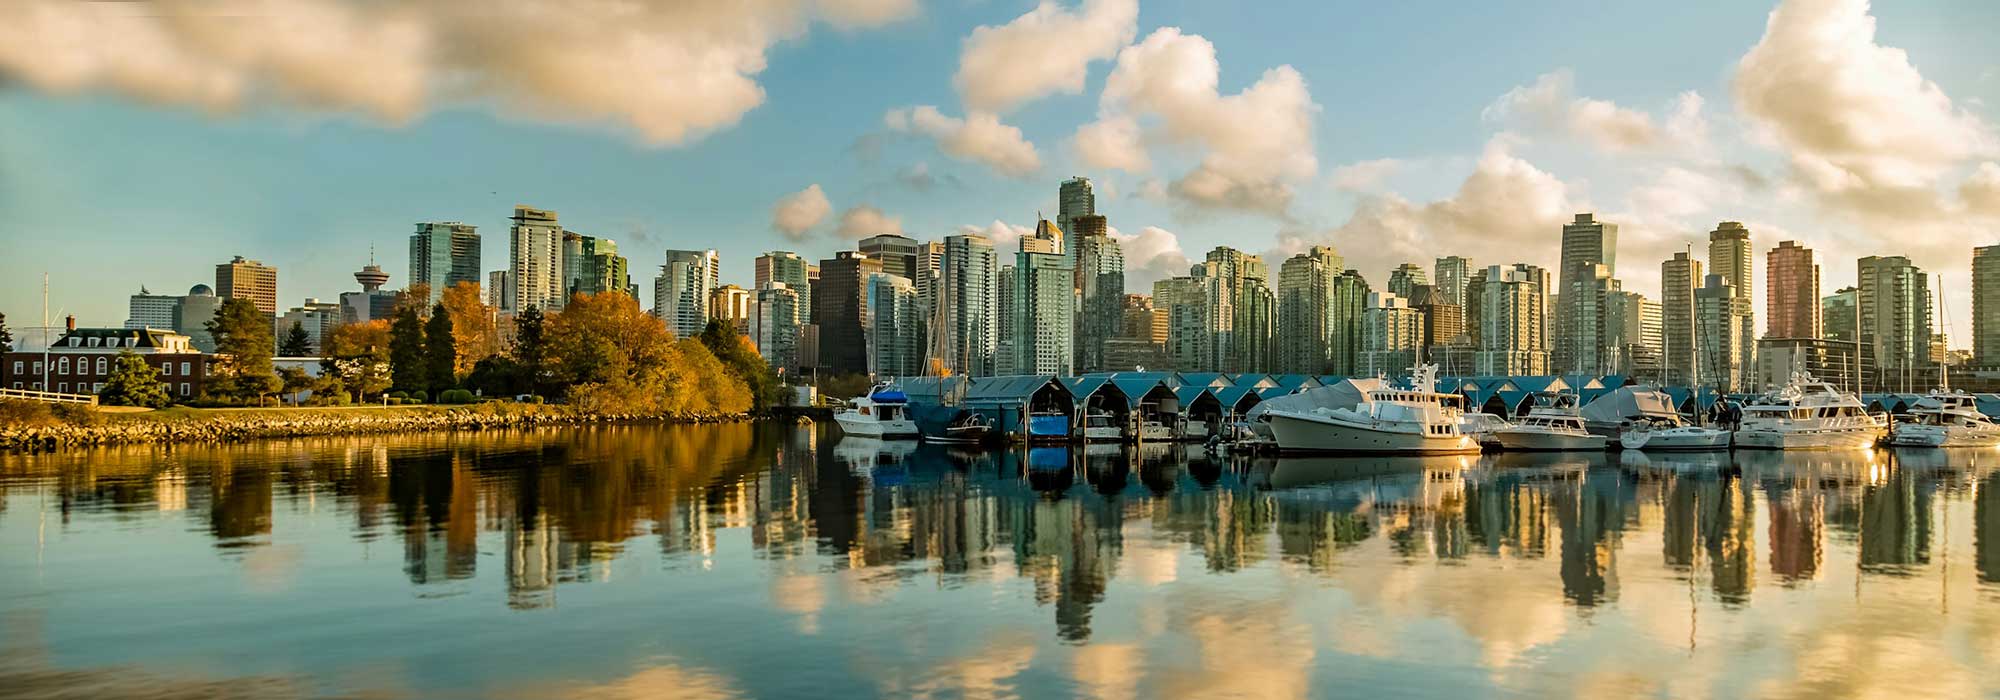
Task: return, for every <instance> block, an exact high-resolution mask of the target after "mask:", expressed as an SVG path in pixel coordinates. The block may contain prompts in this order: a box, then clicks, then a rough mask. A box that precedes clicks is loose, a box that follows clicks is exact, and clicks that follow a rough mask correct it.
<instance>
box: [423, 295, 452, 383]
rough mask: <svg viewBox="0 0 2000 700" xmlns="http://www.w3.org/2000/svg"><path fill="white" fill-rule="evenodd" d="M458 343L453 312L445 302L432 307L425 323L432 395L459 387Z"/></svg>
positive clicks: (426, 353) (425, 347)
mask: <svg viewBox="0 0 2000 700" xmlns="http://www.w3.org/2000/svg"><path fill="white" fill-rule="evenodd" d="M457 358H458V344H457V343H456V342H454V341H453V340H452V327H451V313H450V312H448V311H446V310H445V308H444V304H443V303H439V304H438V305H437V308H434V309H431V320H430V321H428V322H425V323H424V365H425V372H424V374H425V375H427V377H428V378H429V380H430V381H429V384H430V388H431V396H433V397H435V396H437V395H438V394H440V393H443V392H444V391H445V390H446V389H456V388H458V375H457V373H456V367H457Z"/></svg>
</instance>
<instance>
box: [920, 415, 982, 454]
mask: <svg viewBox="0 0 2000 700" xmlns="http://www.w3.org/2000/svg"><path fill="white" fill-rule="evenodd" d="M917 427H918V428H920V429H922V430H923V434H924V442H932V443H939V444H944V445H976V444H979V443H982V442H986V441H987V440H988V439H990V438H992V437H993V421H992V420H989V419H988V418H987V417H986V416H983V415H980V414H978V413H976V412H973V411H967V410H963V409H959V410H958V412H957V415H954V416H952V417H951V418H950V419H948V420H945V421H942V422H941V423H931V422H929V421H922V420H920V421H917Z"/></svg>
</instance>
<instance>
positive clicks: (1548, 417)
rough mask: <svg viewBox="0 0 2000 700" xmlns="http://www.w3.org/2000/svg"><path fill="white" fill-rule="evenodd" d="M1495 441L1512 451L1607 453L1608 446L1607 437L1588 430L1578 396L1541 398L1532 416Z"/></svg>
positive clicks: (1497, 433)
mask: <svg viewBox="0 0 2000 700" xmlns="http://www.w3.org/2000/svg"><path fill="white" fill-rule="evenodd" d="M1493 437H1494V438H1495V439H1497V440H1499V441H1500V447H1501V448H1503V449H1508V450H1541V451H1567V450H1603V449H1604V446H1605V443H1606V438H1605V437H1604V436H1602V435H1594V434H1592V433H1591V432H1590V431H1589V430H1587V429H1585V428H1584V426H1583V414H1582V413H1581V412H1579V411H1578V410H1577V407H1576V395H1575V394H1561V393H1543V394H1537V395H1536V396H1535V405H1534V407H1533V408H1530V409H1528V415H1526V416H1523V417H1522V418H1521V419H1520V420H1517V421H1514V423H1513V424H1512V425H1509V426H1507V427H1504V428H1500V429H1497V430H1494V431H1493Z"/></svg>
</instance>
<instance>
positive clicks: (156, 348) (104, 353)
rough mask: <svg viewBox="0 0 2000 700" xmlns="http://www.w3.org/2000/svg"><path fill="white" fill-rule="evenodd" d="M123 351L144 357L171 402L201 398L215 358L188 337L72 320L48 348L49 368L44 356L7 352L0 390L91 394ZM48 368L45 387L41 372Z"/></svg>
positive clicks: (0, 360) (0, 363)
mask: <svg viewBox="0 0 2000 700" xmlns="http://www.w3.org/2000/svg"><path fill="white" fill-rule="evenodd" d="M126 350H131V351H132V352H134V353H137V354H138V355H139V356H140V357H142V358H145V360H146V364H149V365H152V366H153V369H154V370H156V371H158V372H159V373H160V383H161V384H164V385H166V388H167V394H168V395H169V396H172V397H173V398H174V400H175V401H186V400H189V399H193V398H194V397H197V396H200V395H201V392H202V388H203V383H204V380H205V379H206V378H207V377H208V373H209V370H210V368H211V367H212V366H213V363H214V362H215V359H216V358H215V356H214V355H209V354H204V353H202V352H201V351H200V350H197V349H195V347H194V345H193V343H192V342H191V341H190V339H189V338H188V337H187V336H186V335H182V334H180V333H175V332H173V331H168V330H161V329H158V328H77V327H76V325H75V320H74V319H72V320H71V321H70V327H69V329H68V330H67V331H65V332H64V333H63V335H62V337H61V338H57V339H56V342H55V343H54V344H53V345H51V346H49V351H48V354H47V358H48V364H49V366H48V367H47V368H44V367H43V366H42V361H43V357H44V355H43V353H42V352H41V351H39V350H37V351H34V352H11V353H7V354H6V355H5V356H4V357H0V386H5V387H7V388H9V389H27V390H31V391H53V392H57V393H63V394H94V393H97V390H98V389H101V388H103V387H104V382H105V380H106V379H107V378H109V377H110V376H111V371H112V370H113V369H114V368H115V367H116V366H117V364H118V362H117V360H118V354H119V353H122V352H124V351H126ZM44 369H47V375H46V376H47V386H44V385H43V376H44V374H43V370H44Z"/></svg>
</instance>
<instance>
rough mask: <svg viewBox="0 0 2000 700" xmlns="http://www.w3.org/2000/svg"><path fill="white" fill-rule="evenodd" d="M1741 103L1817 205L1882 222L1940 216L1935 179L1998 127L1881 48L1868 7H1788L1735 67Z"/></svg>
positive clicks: (1859, 0) (1905, 59) (1818, 2)
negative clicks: (1955, 100)
mask: <svg viewBox="0 0 2000 700" xmlns="http://www.w3.org/2000/svg"><path fill="white" fill-rule="evenodd" d="M1732 87H1733V90H1734V93H1735V96H1736V104H1737V105H1738V107H1739V108H1740V109H1741V110H1742V111H1743V113H1744V114H1745V115H1747V116H1748V117H1749V118H1750V120H1751V121H1752V123H1753V124H1754V125H1755V126H1756V127H1757V128H1758V130H1759V135H1760V137H1761V138H1763V139H1764V140H1766V141H1768V142H1769V143H1770V144H1772V145H1774V146H1777V147H1779V148H1781V149H1783V150H1784V151H1785V153H1786V155H1787V156H1788V157H1789V158H1790V163H1791V166H1792V171H1793V173H1794V175H1795V177H1796V178H1797V179H1799V180H1801V181H1802V182H1803V183H1804V184H1805V185H1806V186H1807V187H1809V188H1810V189H1811V190H1812V191H1813V192H1814V193H1815V194H1817V195H1818V196H1819V197H1820V199H1821V201H1823V202H1826V203H1828V204H1831V205H1833V206H1835V207H1838V208H1841V209H1844V210H1847V211H1850V212H1854V213H1858V214H1861V215H1863V216H1868V217H1875V218H1877V219H1881V220H1895V219H1909V218H1913V217H1927V216H1930V215H1933V214H1935V213H1937V212H1940V211H1942V210H1943V209H1944V207H1942V206H1940V202H1939V197H1938V195H1937V185H1938V180H1939V178H1940V177H1941V176H1943V175H1944V174H1945V173H1947V172H1948V171H1950V170H1952V169H1953V168H1954V167H1956V166H1958V165H1960V164H1962V163H1964V162H1966V161H1968V160H1971V159H1973V158H1975V157H1978V156H1980V155H1982V154H1990V153H1993V152H1994V142H1993V134H1992V131H1991V129H1990V128H1989V127H1988V126H1987V125H1986V124H1985V123H1983V122H1982V121H1981V120H1980V118H1979V117H1978V116H1976V115H1974V114H1972V113H1970V112H1967V111H1965V110H1963V109H1960V108H1959V107H1958V106H1957V105H1955V104H1953V103H1952V100H1951V97H1950V96H1948V95H1946V94H1945V92H1944V90H1943V89H1942V88H1940V87H1938V85H1937V84H1936V83H1933V82H1931V81H1930V80H1927V79H1925V78H1924V76H1923V75H1922V74H1921V73H1919V72H1918V71H1917V68H1916V66H1914V65H1911V63H1910V58H1909V55H1908V54H1906V53H1904V52H1903V51H1902V50H1901V49H1897V48H1892V47H1887V46H1882V45H1880V44H1877V43H1875V18H1874V17H1872V16H1870V15H1869V14H1868V3H1867V1H1866V0H1787V1H1786V2H1784V3H1783V4H1780V5H1779V6H1778V8H1777V9H1775V10H1773V11H1772V12H1771V14H1770V18H1769V20H1768V21H1767V22H1766V24H1765V28H1764V36H1763V38H1762V39H1761V40H1759V41H1758V43H1757V45H1756V46H1755V47H1752V48H1751V49H1750V51H1749V53H1747V54H1745V55H1744V56H1743V59H1742V60H1741V61H1740V62H1739V63H1738V64H1737V66H1736V75H1735V79H1734V82H1733V85H1732Z"/></svg>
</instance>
